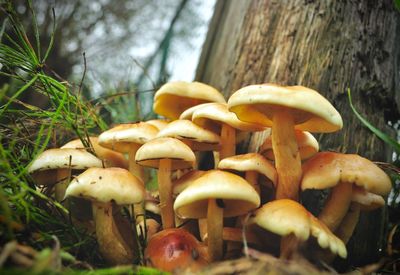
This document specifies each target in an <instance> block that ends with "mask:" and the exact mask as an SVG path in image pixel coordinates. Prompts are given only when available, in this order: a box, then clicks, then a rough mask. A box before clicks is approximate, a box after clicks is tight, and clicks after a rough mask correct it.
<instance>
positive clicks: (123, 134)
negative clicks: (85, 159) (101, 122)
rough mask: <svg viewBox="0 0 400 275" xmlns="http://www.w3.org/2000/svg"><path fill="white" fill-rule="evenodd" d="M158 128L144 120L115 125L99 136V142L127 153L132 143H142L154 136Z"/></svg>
mask: <svg viewBox="0 0 400 275" xmlns="http://www.w3.org/2000/svg"><path fill="white" fill-rule="evenodd" d="M157 133H158V129H157V128H156V127H155V126H153V125H150V124H147V123H145V122H139V123H126V124H120V125H117V126H115V127H113V128H111V129H109V130H107V131H105V132H103V133H102V134H101V135H100V136H99V144H100V145H101V146H104V147H107V148H110V149H112V150H115V151H118V152H121V153H127V152H129V151H130V150H131V145H132V144H137V145H142V144H143V143H146V142H147V141H149V140H151V139H153V138H155V136H156V135H157Z"/></svg>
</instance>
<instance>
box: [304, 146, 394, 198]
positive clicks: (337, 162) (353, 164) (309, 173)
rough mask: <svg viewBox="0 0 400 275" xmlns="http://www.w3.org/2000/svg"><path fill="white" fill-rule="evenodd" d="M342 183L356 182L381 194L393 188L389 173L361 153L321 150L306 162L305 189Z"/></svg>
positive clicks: (370, 190) (368, 189)
mask: <svg viewBox="0 0 400 275" xmlns="http://www.w3.org/2000/svg"><path fill="white" fill-rule="evenodd" d="M339 182H347V183H353V184H355V185H357V186H359V187H362V188H364V189H365V190H367V191H368V192H371V193H374V194H377V195H381V196H385V195H387V194H388V193H389V192H390V190H391V188H392V184H391V181H390V178H389V176H388V175H387V174H386V173H385V172H384V171H383V170H382V169H380V168H379V167H378V166H377V165H375V164H374V163H373V162H371V161H370V160H368V159H366V158H363V157H361V156H359V155H355V154H341V153H334V152H320V153H318V154H316V155H315V156H314V157H312V158H311V159H309V160H308V161H307V162H306V163H304V165H303V179H302V183H301V188H302V190H306V189H327V188H331V187H334V186H336V185H337V184H338V183H339Z"/></svg>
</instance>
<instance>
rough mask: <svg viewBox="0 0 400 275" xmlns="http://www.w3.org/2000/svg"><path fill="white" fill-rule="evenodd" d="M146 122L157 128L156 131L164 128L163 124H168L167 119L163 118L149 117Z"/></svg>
mask: <svg viewBox="0 0 400 275" xmlns="http://www.w3.org/2000/svg"><path fill="white" fill-rule="evenodd" d="M146 123H147V124H150V125H153V126H154V127H156V128H157V129H158V131H161V130H162V129H164V128H165V126H167V125H168V123H169V120H165V119H150V120H147V121H146Z"/></svg>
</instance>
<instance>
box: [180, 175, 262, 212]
mask: <svg viewBox="0 0 400 275" xmlns="http://www.w3.org/2000/svg"><path fill="white" fill-rule="evenodd" d="M208 199H217V200H221V204H222V205H223V210H224V211H223V212H224V214H223V215H224V217H234V216H239V215H243V214H246V213H247V212H249V211H250V210H252V209H255V208H257V207H258V206H259V205H260V196H259V195H258V194H257V192H256V191H255V190H254V188H253V187H252V186H251V185H250V184H249V183H248V182H247V181H246V180H244V179H243V178H241V177H239V176H237V175H235V174H232V173H229V172H225V171H220V170H209V171H207V172H206V173H204V174H203V175H202V176H200V177H199V178H197V179H196V180H194V181H193V183H192V184H190V185H189V186H187V187H186V188H185V189H184V190H183V191H182V192H181V193H180V194H179V195H178V196H177V197H176V199H175V203H174V210H175V213H176V215H177V216H179V217H181V218H194V219H199V218H206V217H207V207H208ZM217 203H218V201H217Z"/></svg>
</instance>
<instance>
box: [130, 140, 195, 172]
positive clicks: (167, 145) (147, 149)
mask: <svg viewBox="0 0 400 275" xmlns="http://www.w3.org/2000/svg"><path fill="white" fill-rule="evenodd" d="M161 159H171V161H172V164H171V169H173V170H176V169H185V168H191V167H193V165H194V162H195V160H196V157H195V155H194V153H193V151H192V150H191V149H190V148H189V147H188V146H187V145H186V144H184V143H183V142H182V141H180V140H178V139H175V138H170V137H163V138H155V139H153V140H151V141H149V142H147V143H146V144H144V145H142V146H141V147H140V148H139V149H138V151H137V152H136V162H137V163H138V164H140V165H143V166H149V167H153V168H158V167H159V164H160V160H161Z"/></svg>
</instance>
